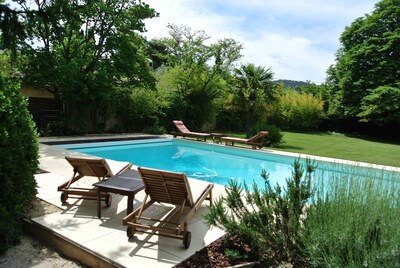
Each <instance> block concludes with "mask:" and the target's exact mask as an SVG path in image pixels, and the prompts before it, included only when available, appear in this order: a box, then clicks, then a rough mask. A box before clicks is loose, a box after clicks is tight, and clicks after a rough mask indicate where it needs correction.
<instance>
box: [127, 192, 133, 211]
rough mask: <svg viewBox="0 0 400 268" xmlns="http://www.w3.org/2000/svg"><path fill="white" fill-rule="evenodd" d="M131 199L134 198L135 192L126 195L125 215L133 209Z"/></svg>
mask: <svg viewBox="0 0 400 268" xmlns="http://www.w3.org/2000/svg"><path fill="white" fill-rule="evenodd" d="M133 199H135V194H130V195H128V207H127V209H126V215H128V214H130V213H131V212H132V211H133Z"/></svg>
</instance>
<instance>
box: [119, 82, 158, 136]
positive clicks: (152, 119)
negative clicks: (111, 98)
mask: <svg viewBox="0 0 400 268" xmlns="http://www.w3.org/2000/svg"><path fill="white" fill-rule="evenodd" d="M162 105H163V103H162V102H161V101H160V100H159V99H158V96H157V94H156V92H155V91H150V90H145V89H133V90H132V89H130V88H121V89H118V91H116V96H115V103H114V104H113V105H112V106H113V107H114V109H115V114H116V117H117V118H118V123H117V126H116V127H115V128H114V129H117V130H118V131H120V132H129V131H131V132H142V131H143V130H144V129H147V130H148V131H149V130H152V131H151V132H159V131H161V132H163V130H162V129H161V128H160V127H159V126H158V124H159V118H162V117H163V114H162V112H161V110H162Z"/></svg>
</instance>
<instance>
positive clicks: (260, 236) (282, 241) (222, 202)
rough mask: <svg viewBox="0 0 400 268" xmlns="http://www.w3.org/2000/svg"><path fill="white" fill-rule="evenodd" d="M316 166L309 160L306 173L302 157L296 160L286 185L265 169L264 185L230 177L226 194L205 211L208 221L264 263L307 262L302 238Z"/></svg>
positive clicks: (301, 263) (302, 263)
mask: <svg viewBox="0 0 400 268" xmlns="http://www.w3.org/2000/svg"><path fill="white" fill-rule="evenodd" d="M314 168H315V167H314V166H313V164H312V163H311V162H310V161H307V167H306V173H305V174H304V176H303V173H304V168H303V167H302V165H301V164H300V162H299V160H296V161H295V162H294V164H293V175H292V177H291V178H288V179H287V186H286V189H285V190H284V189H282V188H281V187H279V186H278V185H277V186H275V187H274V188H273V187H271V185H270V184H269V179H268V174H267V173H266V172H265V171H263V173H262V176H263V178H264V179H265V187H264V188H263V189H260V188H258V187H257V185H256V184H254V185H253V190H252V191H250V190H249V188H248V186H247V185H246V184H245V185H240V184H238V182H237V181H233V180H232V181H231V182H230V184H229V186H228V187H226V188H225V191H226V195H225V196H224V197H221V198H220V199H218V200H217V201H216V202H215V203H214V205H213V206H212V207H211V208H210V211H209V212H208V214H206V215H205V219H206V222H207V224H209V225H214V226H218V227H220V228H222V229H224V230H226V231H227V233H228V234H229V235H231V236H237V237H238V238H239V239H240V241H241V242H243V243H244V244H247V245H248V246H249V247H250V248H251V254H253V256H252V257H255V258H258V259H259V260H260V261H261V262H263V263H264V265H279V264H283V263H292V264H293V265H296V266H298V265H305V264H306V255H305V252H304V244H303V242H302V241H301V236H300V235H301V233H302V231H303V224H302V222H303V221H304V214H303V211H304V209H305V205H306V202H307V201H309V198H310V197H311V184H310V180H311V174H312V173H313V172H314Z"/></svg>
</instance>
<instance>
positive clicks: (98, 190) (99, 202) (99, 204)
mask: <svg viewBox="0 0 400 268" xmlns="http://www.w3.org/2000/svg"><path fill="white" fill-rule="evenodd" d="M97 217H98V218H99V219H100V218H101V192H100V188H99V187H97Z"/></svg>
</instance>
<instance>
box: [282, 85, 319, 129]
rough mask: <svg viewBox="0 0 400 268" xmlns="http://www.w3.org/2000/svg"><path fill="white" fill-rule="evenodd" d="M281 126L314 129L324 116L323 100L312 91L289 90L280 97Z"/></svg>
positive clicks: (284, 127)
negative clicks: (311, 92)
mask: <svg viewBox="0 0 400 268" xmlns="http://www.w3.org/2000/svg"><path fill="white" fill-rule="evenodd" d="M278 110H279V121H280V124H279V125H280V126H281V127H282V128H283V129H287V130H296V131H312V130H315V129H317V128H318V124H319V122H320V121H321V119H322V118H323V117H324V110H323V102H322V101H321V100H320V99H318V98H317V97H315V96H313V95H312V94H310V93H301V94H300V93H298V92H297V91H294V90H287V91H285V92H284V93H283V94H282V95H280V96H279V97H278Z"/></svg>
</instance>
